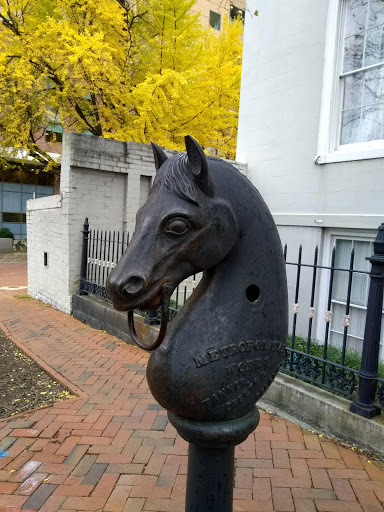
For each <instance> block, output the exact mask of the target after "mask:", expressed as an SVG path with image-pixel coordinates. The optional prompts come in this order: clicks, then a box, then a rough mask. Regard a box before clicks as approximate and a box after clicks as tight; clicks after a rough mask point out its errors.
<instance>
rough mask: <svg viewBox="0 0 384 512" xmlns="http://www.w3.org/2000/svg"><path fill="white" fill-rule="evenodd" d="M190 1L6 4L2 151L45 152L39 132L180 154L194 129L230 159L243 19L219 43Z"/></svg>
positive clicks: (42, 156) (0, 46)
mask: <svg viewBox="0 0 384 512" xmlns="http://www.w3.org/2000/svg"><path fill="white" fill-rule="evenodd" d="M193 3H194V2H193V0H140V1H138V2H137V3H136V4H132V3H129V2H128V1H123V0H121V1H120V0H119V1H117V0H0V23H1V24H0V147H2V148H15V149H16V150H19V149H24V150H26V151H27V152H28V154H29V155H31V156H33V157H34V158H35V159H36V160H38V161H39V162H41V163H43V164H45V165H47V166H48V167H47V168H49V167H50V166H54V165H56V164H55V162H54V161H53V160H52V159H51V158H50V156H49V154H47V153H45V152H44V151H42V150H41V149H40V148H39V139H38V137H39V136H41V134H42V133H43V132H42V130H41V128H42V127H44V126H46V125H47V123H59V124H60V125H61V126H63V128H64V130H66V131H75V132H88V133H91V134H93V135H96V136H103V137H111V138H115V139H119V140H134V141H138V142H149V141H150V140H156V141H157V142H158V143H160V144H163V145H164V146H167V147H172V148H175V149H182V147H183V144H182V141H183V137H184V135H185V134H187V133H190V134H191V135H193V136H194V137H196V138H197V139H198V140H199V141H200V142H201V143H202V144H203V145H204V146H206V147H213V148H216V150H218V151H219V153H220V154H221V155H223V156H226V157H233V156H234V147H235V138H236V126H237V111H238V100H239V89H240V69H241V31H242V25H241V23H240V22H235V23H229V22H227V23H226V25H225V28H224V30H223V31H222V34H221V35H220V36H219V37H216V36H215V35H213V34H211V33H209V32H208V31H207V30H204V29H203V28H202V27H201V25H200V23H199V20H198V15H196V14H193V13H192V12H191V7H192V6H193Z"/></svg>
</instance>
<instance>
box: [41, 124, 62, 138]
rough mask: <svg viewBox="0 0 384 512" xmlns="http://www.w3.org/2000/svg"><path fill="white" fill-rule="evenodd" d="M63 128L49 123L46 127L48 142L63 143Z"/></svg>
mask: <svg viewBox="0 0 384 512" xmlns="http://www.w3.org/2000/svg"><path fill="white" fill-rule="evenodd" d="M63 131H64V130H63V127H62V125H61V124H59V123H48V124H47V126H46V127H45V141H46V142H63Z"/></svg>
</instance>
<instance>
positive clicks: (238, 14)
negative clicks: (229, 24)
mask: <svg viewBox="0 0 384 512" xmlns="http://www.w3.org/2000/svg"><path fill="white" fill-rule="evenodd" d="M229 15H230V17H231V20H236V19H238V18H239V19H240V20H241V21H242V22H243V23H244V18H245V11H244V10H243V9H240V8H239V7H236V6H235V5H231V7H230V9H229Z"/></svg>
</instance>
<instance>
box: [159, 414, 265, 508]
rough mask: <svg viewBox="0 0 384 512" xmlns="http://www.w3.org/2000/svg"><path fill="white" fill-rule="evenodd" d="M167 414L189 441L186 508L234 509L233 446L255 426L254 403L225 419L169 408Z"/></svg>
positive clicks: (257, 421) (256, 416) (258, 417)
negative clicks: (186, 415)
mask: <svg viewBox="0 0 384 512" xmlns="http://www.w3.org/2000/svg"><path fill="white" fill-rule="evenodd" d="M168 418H169V421H170V422H171V423H172V425H173V426H174V427H175V428H176V430H177V431H178V433H179V434H180V436H181V437H182V438H183V439H185V440H186V441H188V442H189V450H188V471H187V492H186V497H185V512H233V485H234V480H235V446H236V445H237V444H240V443H242V442H243V441H245V439H247V437H248V435H249V434H250V433H251V432H253V431H254V429H255V428H256V427H257V425H258V423H259V420H260V414H259V411H258V409H257V407H256V406H255V407H254V408H253V409H252V410H251V411H250V412H249V413H248V414H246V415H245V416H242V417H241V418H236V419H234V420H228V421H207V422H204V421H194V420H191V419H188V418H183V417H181V416H178V415H177V414H174V413H172V412H168Z"/></svg>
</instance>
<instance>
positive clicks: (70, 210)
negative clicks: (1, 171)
mask: <svg viewBox="0 0 384 512" xmlns="http://www.w3.org/2000/svg"><path fill="white" fill-rule="evenodd" d="M167 153H168V154H172V153H173V152H172V151H167ZM235 166H236V167H237V168H238V169H239V170H240V171H241V172H242V173H243V174H246V165H245V164H238V163H236V162H235ZM154 174H155V167H154V162H153V154H152V149H151V147H150V146H149V145H147V144H139V143H136V142H119V141H115V140H110V139H100V138H98V137H92V136H88V135H79V134H64V143H63V156H62V166H61V194H60V196H51V197H48V198H41V199H31V200H29V201H28V203H27V230H28V293H29V295H31V296H33V297H35V298H38V299H40V300H42V301H44V302H46V303H48V304H51V305H52V306H53V307H55V308H56V309H59V310H60V311H64V312H65V313H68V314H70V313H71V312H72V295H73V294H74V293H76V291H77V289H78V286H79V274H80V257H81V240H82V234H81V230H82V229H83V223H84V219H85V217H88V219H89V224H90V227H91V228H97V229H103V230H118V231H122V230H124V231H128V232H130V233H132V232H133V230H134V226H135V216H136V212H137V210H138V208H139V206H140V181H141V182H142V183H143V180H141V179H140V178H141V177H142V176H150V177H153V176H154ZM142 195H143V186H142V194H141V196H142ZM142 200H143V197H141V201H142ZM44 252H46V253H47V257H48V264H47V266H44Z"/></svg>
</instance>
